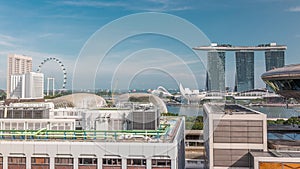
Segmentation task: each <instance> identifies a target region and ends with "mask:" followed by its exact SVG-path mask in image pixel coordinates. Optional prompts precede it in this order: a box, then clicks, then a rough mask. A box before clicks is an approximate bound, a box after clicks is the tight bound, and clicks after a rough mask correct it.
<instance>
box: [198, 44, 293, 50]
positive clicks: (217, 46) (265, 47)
mask: <svg viewBox="0 0 300 169" xmlns="http://www.w3.org/2000/svg"><path fill="white" fill-rule="evenodd" d="M193 49H194V50H204V51H214V50H215V51H267V50H286V49H287V46H286V45H277V44H276V43H270V44H260V45H258V46H232V45H230V44H216V43H212V44H211V45H210V46H198V47H194V48H193Z"/></svg>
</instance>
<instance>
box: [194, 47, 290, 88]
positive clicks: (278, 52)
mask: <svg viewBox="0 0 300 169" xmlns="http://www.w3.org/2000/svg"><path fill="white" fill-rule="evenodd" d="M193 49H194V50H202V51H208V53H207V76H206V89H207V90H208V91H225V52H227V51H233V52H235V57H236V75H235V89H234V90H235V91H237V92H242V91H249V90H252V89H254V88H255V87H254V52H255V51H264V52H265V65H266V71H269V70H271V69H274V68H279V67H283V66H284V64H285V50H286V49H287V46H286V45H277V44H276V43H269V44H260V45H257V46H232V45H230V44H216V43H212V44H211V45H210V46H199V47H194V48H193ZM268 89H270V88H268Z"/></svg>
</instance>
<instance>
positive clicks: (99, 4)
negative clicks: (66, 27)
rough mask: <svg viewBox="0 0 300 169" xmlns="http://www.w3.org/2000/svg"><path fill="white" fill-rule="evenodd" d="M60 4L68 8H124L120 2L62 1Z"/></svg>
mask: <svg viewBox="0 0 300 169" xmlns="http://www.w3.org/2000/svg"><path fill="white" fill-rule="evenodd" d="M61 4H64V5H70V6H88V7H98V8H99V7H124V6H127V5H126V4H124V3H122V2H109V1H107V2H99V1H62V2H61Z"/></svg>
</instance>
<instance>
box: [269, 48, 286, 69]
mask: <svg viewBox="0 0 300 169" xmlns="http://www.w3.org/2000/svg"><path fill="white" fill-rule="evenodd" d="M265 62H266V71H269V70H272V69H274V68H279V67H283V66H284V51H266V52H265Z"/></svg>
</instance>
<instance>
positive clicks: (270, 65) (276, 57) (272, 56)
mask: <svg viewBox="0 0 300 169" xmlns="http://www.w3.org/2000/svg"><path fill="white" fill-rule="evenodd" d="M265 63H266V71H269V70H272V69H274V68H279V67H283V66H284V64H285V63H284V51H266V52H265ZM266 87H267V89H268V90H272V88H271V87H270V86H268V85H266Z"/></svg>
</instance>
